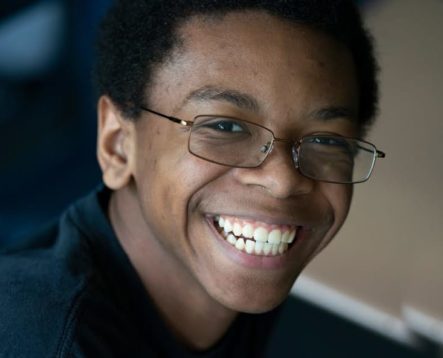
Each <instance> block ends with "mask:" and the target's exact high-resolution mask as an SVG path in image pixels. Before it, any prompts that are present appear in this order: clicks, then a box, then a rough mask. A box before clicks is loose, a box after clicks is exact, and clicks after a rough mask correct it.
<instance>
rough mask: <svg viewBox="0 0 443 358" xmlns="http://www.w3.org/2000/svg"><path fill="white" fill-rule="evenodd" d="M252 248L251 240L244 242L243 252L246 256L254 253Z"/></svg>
mask: <svg viewBox="0 0 443 358" xmlns="http://www.w3.org/2000/svg"><path fill="white" fill-rule="evenodd" d="M254 248H255V243H254V241H252V240H246V247H245V251H246V252H247V253H248V254H252V253H253V252H254Z"/></svg>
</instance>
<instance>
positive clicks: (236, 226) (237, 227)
mask: <svg viewBox="0 0 443 358" xmlns="http://www.w3.org/2000/svg"><path fill="white" fill-rule="evenodd" d="M233 231H234V235H235V236H240V235H241V234H242V227H241V225H240V224H239V223H234V228H233Z"/></svg>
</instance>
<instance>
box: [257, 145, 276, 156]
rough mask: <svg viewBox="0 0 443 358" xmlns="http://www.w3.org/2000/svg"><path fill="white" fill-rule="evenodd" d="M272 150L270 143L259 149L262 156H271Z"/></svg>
mask: <svg viewBox="0 0 443 358" xmlns="http://www.w3.org/2000/svg"><path fill="white" fill-rule="evenodd" d="M273 148H274V146H273V145H272V142H268V143H266V144H263V145H262V146H261V147H260V152H262V153H263V154H271V152H272V149H273Z"/></svg>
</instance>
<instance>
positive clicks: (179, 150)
mask: <svg viewBox="0 0 443 358" xmlns="http://www.w3.org/2000/svg"><path fill="white" fill-rule="evenodd" d="M179 33H180V35H181V37H182V39H183V41H182V44H181V45H180V47H179V48H177V49H176V51H174V53H173V54H172V56H171V57H170V58H169V59H168V61H165V63H164V64H162V65H161V66H159V68H158V69H157V70H156V73H155V78H154V81H153V83H152V85H151V86H150V94H151V95H150V97H149V98H148V97H147V98H146V103H149V106H150V107H151V108H152V109H155V110H156V111H159V112H162V113H165V114H168V115H172V116H175V117H178V118H183V119H185V120H192V119H193V118H194V117H195V116H196V115H198V114H215V113H216V114H224V115H228V116H234V117H237V118H242V119H246V120H249V121H252V122H256V123H260V124H262V125H264V126H266V127H268V128H270V129H271V130H272V131H273V132H274V134H275V135H276V137H280V138H292V139H294V140H296V139H298V138H300V137H301V136H303V135H306V134H310V133H314V132H332V133H336V134H339V135H345V136H355V135H356V134H357V133H358V128H356V127H355V125H354V124H353V121H352V120H353V118H352V113H357V110H358V97H357V93H358V91H357V84H356V79H355V73H354V65H353V62H352V59H351V56H350V53H349V52H348V50H347V49H346V48H345V47H343V46H342V45H341V44H339V43H337V42H335V41H334V40H333V39H331V38H330V37H328V36H326V35H324V34H322V33H320V32H317V31H315V30H312V29H310V28H308V27H305V26H302V25H294V24H293V23H289V22H286V21H284V20H281V19H279V18H277V17H274V16H271V15H268V14H266V13H263V12H256V11H249V12H241V13H240V12H232V13H229V14H227V15H226V16H224V17H220V18H204V17H194V18H192V19H190V20H188V21H187V22H186V23H185V24H184V25H183V26H182V27H181V28H180V30H179ZM207 86H213V87H217V88H218V89H229V90H232V91H237V92H241V93H242V94H245V95H247V96H248V98H250V99H252V100H253V101H254V103H255V104H256V108H255V107H254V108H251V106H245V105H241V104H239V103H234V102H235V101H234V102H233V101H231V100H229V99H226V98H212V99H211V98H195V97H192V96H191V98H189V97H190V94H191V93H193V92H194V91H196V90H198V89H201V88H204V87H207ZM330 108H344V109H346V113H347V114H346V115H345V114H344V115H339V114H337V111H336V112H333V111H332V112H331V111H327V109H330ZM98 109H99V137H98V158H99V162H100V165H101V168H102V171H103V179H104V182H105V183H106V185H107V186H108V187H110V188H111V189H113V190H114V192H113V194H112V197H111V201H110V207H109V216H110V220H111V223H112V226H113V227H114V229H115V232H116V234H117V237H118V239H119V240H120V242H121V244H122V246H123V249H124V250H125V252H126V253H127V255H128V257H129V258H130V260H131V262H132V264H133V265H134V267H135V268H136V270H137V272H138V274H139V275H140V278H141V280H142V281H143V283H144V285H145V287H146V290H147V291H148V292H149V295H150V296H151V297H152V299H153V300H154V302H155V304H156V305H157V307H158V309H159V311H160V312H161V314H162V316H163V317H164V319H165V321H166V322H167V323H168V324H169V326H170V328H171V330H172V331H173V332H174V333H175V335H176V336H177V337H178V339H180V340H182V341H183V342H184V343H185V344H187V345H188V346H190V347H192V348H194V349H206V348H208V347H210V346H211V345H213V344H214V343H216V342H217V341H218V340H219V339H220V338H221V337H222V336H223V334H224V333H225V332H226V330H227V329H228V328H229V326H230V324H231V323H232V322H233V320H234V319H235V317H236V316H237V314H238V312H251V313H260V312H265V311H268V310H271V309H272V308H274V307H276V306H277V305H279V304H280V303H281V302H282V301H283V300H284V299H285V298H286V297H287V295H288V292H289V290H290V288H291V287H292V285H293V283H294V281H295V279H296V278H297V276H298V275H299V274H300V272H301V271H302V270H303V268H304V267H305V266H306V265H307V264H308V262H309V261H310V260H311V259H312V258H313V257H314V256H315V255H316V254H317V253H318V252H319V251H321V249H323V248H324V247H325V246H326V245H327V244H328V243H329V242H330V241H331V239H332V238H333V237H334V235H335V234H336V233H337V231H338V230H339V228H340V227H341V225H342V224H343V222H344V220H345V218H346V215H347V213H348V209H349V205H350V202H351V197H352V186H350V185H341V184H339V185H338V184H330V183H324V182H317V181H314V180H311V179H308V178H305V177H303V176H302V175H300V173H299V172H298V171H297V170H296V169H295V167H294V164H293V162H292V160H291V156H290V148H289V147H288V146H287V145H286V144H282V143H279V144H277V145H276V147H275V148H274V150H273V152H272V153H271V154H270V155H269V157H268V158H267V160H266V161H265V162H264V163H263V164H262V165H261V166H260V167H258V168H247V169H245V168H230V167H225V166H221V165H217V164H213V163H210V162H207V161H204V160H202V159H199V158H197V157H195V156H193V155H191V154H190V153H189V152H188V150H187V140H188V130H187V129H186V127H183V126H180V125H178V124H174V123H172V122H170V121H168V120H164V119H161V118H159V117H157V116H155V115H152V114H148V113H144V114H142V116H141V118H139V119H138V120H136V121H129V120H128V119H126V118H123V117H122V115H121V113H120V111H119V110H118V108H117V107H116V106H115V105H114V104H113V103H112V101H111V100H110V99H109V98H108V97H106V96H104V97H102V98H101V99H100V101H99V104H98ZM325 113H329V115H325ZM330 113H336V114H330ZM216 214H225V215H232V216H237V217H241V218H247V219H254V220H259V221H262V222H266V223H269V224H272V223H280V224H283V223H288V224H296V225H302V226H303V227H304V230H303V231H304V234H303V235H304V236H303V240H300V241H299V242H296V244H294V246H293V247H292V248H291V249H290V250H289V251H288V253H286V254H285V255H291V256H290V258H291V259H290V260H289V259H287V260H283V263H282V264H280V265H276V266H275V267H274V266H272V267H268V266H266V265H263V266H260V265H258V266H257V267H248V266H247V265H244V264H242V262H241V261H239V260H236V259H235V257H234V256H233V255H232V250H234V249H232V248H229V247H228V246H227V245H224V242H223V241H222V240H221V239H220V237H219V236H218V234H217V233H216V231H215V230H214V228H213V227H212V225H211V223H210V220H208V218H210V217H211V215H216ZM245 255H246V254H245ZM285 255H283V256H285Z"/></svg>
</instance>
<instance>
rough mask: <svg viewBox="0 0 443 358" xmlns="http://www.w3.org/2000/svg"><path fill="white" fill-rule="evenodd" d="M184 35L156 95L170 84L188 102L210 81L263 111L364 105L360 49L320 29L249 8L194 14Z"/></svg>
mask: <svg viewBox="0 0 443 358" xmlns="http://www.w3.org/2000/svg"><path fill="white" fill-rule="evenodd" d="M178 36H179V38H180V41H179V44H180V45H178V46H177V47H176V49H175V50H174V51H173V53H172V55H171V56H170V58H169V60H168V61H166V62H165V63H164V64H163V65H162V66H160V67H159V69H158V70H157V72H156V75H155V78H154V82H153V86H154V87H155V88H156V89H159V91H157V90H156V91H153V92H152V93H153V94H152V95H151V98H150V99H151V101H153V102H155V101H156V100H160V99H157V98H156V96H160V94H161V93H163V92H162V90H165V91H167V92H168V93H169V94H173V95H174V97H175V100H176V101H174V102H173V103H172V102H171V104H174V108H173V110H180V106H183V104H184V103H185V102H186V100H187V99H189V95H190V94H191V93H193V92H195V91H198V90H199V89H200V88H205V87H208V86H209V87H215V88H227V89H229V90H233V91H238V92H241V93H245V94H247V95H248V97H249V98H251V99H252V100H253V101H254V102H255V103H257V104H258V105H257V106H256V107H257V111H262V112H263V114H267V113H265V112H267V111H270V110H271V109H273V108H280V111H286V113H285V115H288V114H289V113H290V115H294V116H295V115H299V114H302V113H306V112H307V111H308V112H312V111H315V110H316V109H320V108H321V107H322V106H323V107H327V106H331V105H334V106H342V107H348V108H350V109H351V110H353V111H355V112H357V108H356V107H357V106H358V98H357V97H356V96H357V93H358V91H357V84H356V79H355V72H354V64H353V61H352V57H351V55H350V53H349V51H348V50H347V49H346V47H345V46H343V45H342V44H340V43H339V42H337V41H335V40H334V39H332V38H331V37H330V36H328V35H326V34H324V33H322V32H320V31H317V30H314V29H312V28H310V27H307V26H305V25H300V24H295V23H292V22H289V21H287V20H283V19H281V18H278V17H276V16H273V15H270V14H267V13H265V12H260V11H242V12H231V13H228V14H226V15H223V16H194V17H192V18H191V19H189V20H188V21H186V22H185V23H184V24H183V25H182V26H181V27H180V28H179V30H178ZM163 94H164V93H163ZM200 102H201V101H200ZM200 104H201V103H200Z"/></svg>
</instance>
